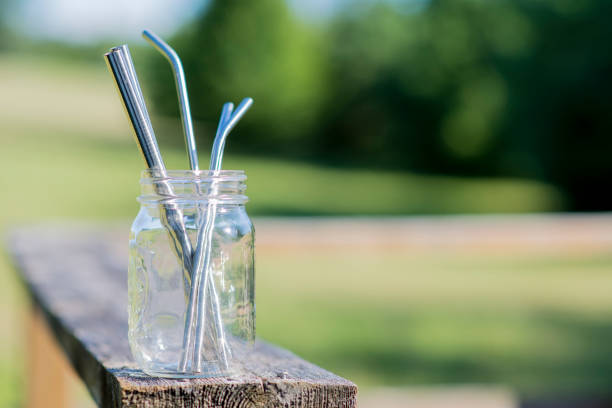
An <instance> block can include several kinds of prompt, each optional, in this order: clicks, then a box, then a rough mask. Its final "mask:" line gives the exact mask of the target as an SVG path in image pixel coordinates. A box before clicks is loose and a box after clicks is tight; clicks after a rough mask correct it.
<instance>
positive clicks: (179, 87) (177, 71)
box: [142, 30, 199, 170]
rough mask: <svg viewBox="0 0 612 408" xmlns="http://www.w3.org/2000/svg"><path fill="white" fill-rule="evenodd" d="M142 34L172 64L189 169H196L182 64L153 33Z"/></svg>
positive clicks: (194, 147)
mask: <svg viewBox="0 0 612 408" xmlns="http://www.w3.org/2000/svg"><path fill="white" fill-rule="evenodd" d="M142 36H143V37H144V38H145V39H146V40H147V41H149V42H150V43H151V45H153V46H154V47H155V48H156V49H157V50H158V51H159V52H160V53H162V55H163V56H164V57H166V59H167V60H168V62H170V64H171V65H172V71H173V72H174V81H175V83H176V91H177V93H178V96H179V106H180V107H181V117H182V119H183V132H184V133H185V144H186V146H187V154H188V155H189V165H190V167H191V170H198V169H199V167H198V152H197V150H196V143H195V137H194V134H193V122H192V120H191V109H190V108H189V96H188V95H187V83H186V82H185V72H184V71H183V64H182V63H181V59H180V58H179V56H178V55H177V53H176V51H174V49H173V48H172V47H170V46H169V45H168V44H167V43H166V42H165V41H164V40H162V39H161V38H160V37H159V36H158V35H156V34H155V33H153V32H151V31H149V30H144V31H143V32H142Z"/></svg>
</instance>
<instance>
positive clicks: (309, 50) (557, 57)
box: [149, 0, 612, 210]
mask: <svg viewBox="0 0 612 408" xmlns="http://www.w3.org/2000/svg"><path fill="white" fill-rule="evenodd" d="M351 4H352V6H351V7H350V8H347V9H346V10H344V11H343V12H341V13H340V14H338V15H337V16H335V17H333V18H332V19H331V20H329V21H322V22H316V23H312V22H311V23H308V22H304V21H302V20H299V19H298V18H297V17H296V16H295V15H293V13H292V12H291V10H290V9H289V8H288V6H287V4H286V3H285V2H284V1H282V0H262V1H258V2H241V1H238V0H224V1H212V2H211V4H210V5H209V7H208V8H207V9H206V11H205V12H204V13H203V15H202V16H201V18H199V19H198V20H197V21H196V22H195V23H193V24H192V25H190V26H189V27H187V28H186V29H184V30H183V31H182V32H181V33H180V34H179V35H178V36H177V37H176V38H174V39H173V41H172V43H173V45H174V46H175V48H176V49H177V50H178V51H179V53H180V54H181V55H182V56H183V57H184V64H185V68H186V72H187V76H188V81H189V85H190V93H191V95H192V100H193V112H194V115H195V116H196V118H198V119H201V120H204V121H210V122H214V121H215V120H216V118H217V116H218V114H219V111H220V107H221V105H222V104H223V103H224V102H226V101H228V100H232V101H235V102H238V101H239V100H240V99H241V98H242V97H245V96H252V97H253V98H254V99H255V101H256V104H255V107H254V108H253V110H252V112H251V113H249V115H247V117H246V118H245V120H244V122H243V123H241V131H240V132H239V134H238V133H236V135H235V136H232V138H233V140H232V143H233V146H235V147H234V148H235V149H242V150H243V151H246V152H249V153H253V152H255V153H259V154H264V155H282V156H284V157H287V156H289V157H300V158H306V159H309V160H316V161H319V162H327V163H333V164H334V165H339V164H351V165H353V164H356V165H360V166H364V165H365V166H370V167H386V168H394V169H403V170H413V171H419V172H427V173H444V174H456V175H464V176H476V175H479V176H482V175H488V176H511V177H526V178H532V179H536V180H540V181H544V182H548V183H553V184H554V185H556V186H558V187H560V188H561V189H562V190H563V191H564V192H565V193H566V194H567V196H568V201H567V205H568V207H567V208H568V209H570V210H609V209H610V208H612V195H611V194H610V193H606V192H604V193H602V191H601V190H602V188H601V187H602V185H605V183H606V182H607V180H609V179H610V177H611V176H612V165H610V162H611V161H610V160H609V159H608V156H609V155H610V152H612V138H610V136H609V135H610V133H611V130H612V121H611V119H610V115H609V114H608V112H610V111H611V110H612V103H611V102H610V98H609V95H610V91H612V89H610V88H611V82H610V81H609V80H608V76H609V73H610V72H611V70H612V54H611V53H609V52H607V51H606V50H607V41H608V39H609V38H611V36H612V28H611V26H610V24H609V23H608V21H609V19H610V17H612V3H610V2H608V1H606V0H587V1H580V2H575V1H569V0H512V1H510V0H500V1H483V0H452V1H451V0H431V1H414V0H413V1H407V0H405V1H395V2H370V3H368V4H365V3H364V4H355V3H351ZM150 61H151V72H152V75H151V78H155V81H150V83H149V85H150V87H151V88H152V89H153V93H154V100H155V106H156V108H157V110H158V112H160V113H162V114H166V115H176V114H177V107H176V98H175V96H174V93H175V90H174V88H173V84H172V83H171V81H170V80H168V81H162V80H160V78H162V77H164V75H166V76H168V77H169V75H170V71H169V67H168V66H167V63H166V61H164V60H162V59H160V58H159V56H157V55H156V56H153V55H152V56H151V59H150Z"/></svg>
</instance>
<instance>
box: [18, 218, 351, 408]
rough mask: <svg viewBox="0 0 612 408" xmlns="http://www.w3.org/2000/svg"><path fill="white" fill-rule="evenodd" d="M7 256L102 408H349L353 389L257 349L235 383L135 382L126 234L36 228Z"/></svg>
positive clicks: (138, 378) (21, 233)
mask: <svg viewBox="0 0 612 408" xmlns="http://www.w3.org/2000/svg"><path fill="white" fill-rule="evenodd" d="M8 247H9V252H10V254H11V255H12V256H13V259H14V261H15V264H16V266H17V268H18V269H19V270H20V272H21V276H22V278H23V281H24V282H25V284H26V286H27V288H28V290H29V292H30V293H31V296H32V298H33V300H34V301H35V302H36V303H37V304H38V305H39V306H40V308H41V309H42V310H43V312H44V313H45V316H46V318H47V321H48V322H49V325H50V327H51V329H52V330H53V332H54V334H55V337H56V339H57V340H58V342H59V344H60V345H61V346H62V347H63V348H64V350H65V351H66V354H67V355H68V358H69V359H70V361H71V362H72V364H73V366H74V367H75V369H76V371H77V372H78V374H79V375H80V377H81V378H82V379H83V381H84V382H85V384H86V386H87V387H88V389H89V390H90V392H91V394H92V396H93V398H94V399H95V401H96V402H97V403H98V405H100V406H102V407H155V408H158V407H160V408H161V407H305V408H319V407H321V408H322V407H354V406H355V398H356V394H357V387H356V386H355V385H354V384H353V383H351V382H350V381H348V380H345V379H343V378H341V377H338V376H336V375H334V374H332V373H330V372H328V371H326V370H323V369H321V368H319V367H317V366H315V365H313V364H311V363H308V362H306V361H304V360H302V359H300V358H299V357H297V356H295V355H294V354H292V353H290V352H288V351H286V350H283V349H280V348H278V347H275V346H273V345H270V344H268V343H265V342H261V341H258V342H257V343H256V345H255V348H254V350H253V353H252V354H251V355H249V358H248V359H246V360H245V362H244V364H243V367H242V368H243V371H244V372H245V374H243V375H240V376H239V377H222V378H208V379H191V380H177V379H164V378H154V377H150V376H147V375H146V374H144V373H142V372H141V371H140V370H138V368H137V367H136V364H135V363H134V361H133V360H132V357H131V355H130V351H129V346H128V340H127V276H126V273H127V272H126V271H127V232H126V231H124V230H119V231H117V229H114V230H112V229H101V228H86V227H78V226H73V227H67V226H60V225H57V226H45V227H32V228H27V229H20V230H18V231H16V232H14V233H13V234H11V236H10V239H9V241H8Z"/></svg>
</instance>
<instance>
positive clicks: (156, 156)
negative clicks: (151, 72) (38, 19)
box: [104, 45, 192, 287]
mask: <svg viewBox="0 0 612 408" xmlns="http://www.w3.org/2000/svg"><path fill="white" fill-rule="evenodd" d="M104 57H105V60H106V63H107V65H108V68H109V70H110V72H111V74H112V75H113V77H114V79H115V84H116V85H117V90H118V91H119V95H120V96H121V100H122V102H123V106H124V108H125V112H126V114H127V116H128V119H129V120H130V122H131V124H132V128H133V130H134V135H135V137H136V142H137V145H138V147H139V149H140V152H141V153H142V156H143V158H144V160H145V163H146V166H147V167H148V168H149V169H155V170H157V171H158V173H159V177H161V178H162V181H160V182H159V183H156V186H155V187H156V189H157V191H158V192H159V194H162V195H164V196H167V197H172V196H174V192H173V191H172V186H171V185H170V184H169V183H168V182H167V181H166V180H165V178H166V167H165V165H164V161H163V159H162V156H161V153H160V151H159V147H158V146H157V140H156V138H155V133H154V132H153V127H152V126H151V120H150V118H149V114H148V112H147V108H146V105H145V104H144V99H143V97H142V91H141V90H140V85H139V84H138V78H137V77H136V71H135V69H134V65H133V63H132V59H131V57H130V55H129V50H128V48H127V45H123V46H121V47H115V48H112V49H111V50H110V52H108V53H106V54H104ZM162 222H163V223H164V225H165V227H166V229H167V230H168V233H169V235H170V238H171V241H172V244H173V250H174V252H175V255H176V256H177V259H178V260H179V263H180V264H181V265H182V268H183V275H184V279H185V284H186V287H189V286H190V283H191V270H192V268H191V254H192V247H191V242H190V241H189V237H188V235H187V231H186V229H185V224H184V223H183V215H182V212H181V211H180V209H179V208H178V207H177V206H176V205H175V204H172V203H169V204H166V205H164V211H163V212H162Z"/></svg>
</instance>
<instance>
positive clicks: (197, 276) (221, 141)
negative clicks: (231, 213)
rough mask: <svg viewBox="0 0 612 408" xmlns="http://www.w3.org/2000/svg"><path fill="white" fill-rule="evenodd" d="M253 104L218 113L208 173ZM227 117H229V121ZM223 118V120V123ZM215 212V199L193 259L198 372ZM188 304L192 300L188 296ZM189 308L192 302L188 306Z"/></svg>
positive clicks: (223, 343) (224, 350) (216, 313)
mask: <svg viewBox="0 0 612 408" xmlns="http://www.w3.org/2000/svg"><path fill="white" fill-rule="evenodd" d="M252 104H253V100H252V99H251V98H245V99H243V100H242V102H241V103H240V105H239V106H238V108H236V110H235V111H234V112H233V113H231V116H229V115H230V112H231V105H230V104H225V105H224V106H223V111H222V114H221V119H220V121H219V127H218V128H217V134H216V136H215V141H214V143H213V149H212V153H211V159H210V170H211V171H212V172H213V175H217V174H218V172H219V171H220V170H221V162H222V156H223V150H224V147H225V140H226V139H227V136H228V135H229V133H230V132H231V130H232V129H233V128H234V126H236V124H237V123H238V121H239V120H240V119H241V118H242V116H243V115H244V114H245V113H246V111H247V110H248V109H249V108H250V107H251V105H252ZM228 116H229V118H228ZM224 119H225V120H224ZM215 190H216V186H215V183H214V181H213V182H212V183H211V186H210V191H209V196H210V195H214V194H215V193H216V191H215ZM216 213H217V203H216V202H215V200H213V201H212V202H210V203H209V204H208V210H207V212H206V225H205V226H204V228H200V230H199V231H198V241H197V247H196V251H195V254H194V258H193V267H194V270H193V283H192V289H193V288H197V291H198V292H197V317H198V320H197V323H196V339H195V347H194V356H193V357H194V366H195V368H194V369H195V371H196V372H199V371H201V369H202V347H203V341H204V327H205V313H204V308H205V305H206V293H208V287H209V286H211V287H214V282H212V276H211V273H212V271H211V270H210V258H211V250H212V232H213V226H214V223H215V217H216ZM203 273H204V274H205V277H204V285H203V286H202V274H203ZM210 292H211V295H212V297H213V298H212V299H211V303H212V306H213V317H214V318H215V319H217V320H218V322H216V324H215V327H216V328H217V337H218V340H219V343H220V348H221V350H220V351H221V357H222V359H221V363H222V365H223V367H224V368H228V366H229V358H230V355H231V350H230V349H229V345H228V344H227V340H226V337H225V331H224V329H223V324H222V321H221V310H220V308H219V299H218V295H217V293H216V291H212V290H211V291H210ZM190 301H192V298H191V296H190ZM189 306H190V307H192V305H191V303H190V305H189Z"/></svg>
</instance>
